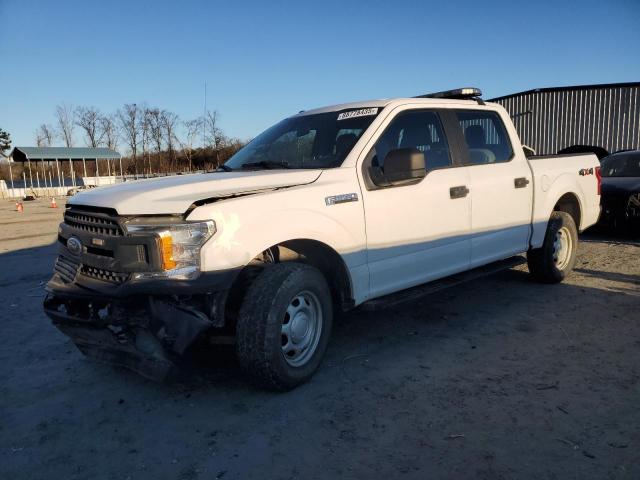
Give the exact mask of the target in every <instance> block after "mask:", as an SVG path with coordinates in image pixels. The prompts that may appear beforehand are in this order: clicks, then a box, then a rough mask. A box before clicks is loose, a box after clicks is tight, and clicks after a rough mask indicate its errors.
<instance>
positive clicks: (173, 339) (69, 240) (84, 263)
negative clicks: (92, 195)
mask: <svg viewBox="0 0 640 480" xmlns="http://www.w3.org/2000/svg"><path fill="white" fill-rule="evenodd" d="M214 228H215V227H214ZM166 232H169V233H166ZM185 232H186V233H185ZM213 233H215V230H211V225H204V226H203V224H201V223H200V224H190V223H188V222H186V221H185V220H184V219H183V218H182V216H171V217H166V216H165V217H154V218H143V219H140V218H128V217H124V216H119V215H118V214H117V213H116V212H115V211H113V210H111V209H104V208H96V207H86V206H76V205H71V206H69V207H67V210H66V211H65V215H64V222H63V223H62V224H60V227H59V231H58V243H59V255H58V258H57V260H56V263H55V268H54V274H53V277H52V278H51V280H50V281H49V282H48V283H47V287H46V290H47V296H46V298H45V300H44V310H45V312H46V314H47V315H48V316H49V318H51V320H52V321H53V323H54V325H55V326H56V327H58V329H60V331H62V332H63V333H64V334H66V335H68V336H69V337H70V338H71V339H72V340H73V342H74V343H75V344H76V346H77V347H78V348H79V349H80V350H81V351H82V352H83V353H84V354H85V355H87V356H88V357H91V358H94V359H97V360H100V361H103V362H107V363H111V364H115V365H119V366H124V367H127V368H129V369H131V370H134V371H136V372H138V373H139V374H141V375H143V376H145V377H148V378H151V379H154V380H163V379H165V378H167V376H169V375H170V374H171V373H172V372H173V371H174V370H175V367H176V361H177V359H179V358H180V356H182V355H183V354H184V353H185V352H186V351H187V350H188V349H189V347H190V346H191V345H193V344H194V343H195V342H196V341H197V340H198V339H200V338H201V337H202V336H203V335H204V334H205V333H206V332H209V331H210V330H212V329H214V328H219V329H220V328H222V327H224V323H225V321H224V305H225V300H226V294H227V291H228V289H229V287H230V285H231V282H232V281H233V278H234V275H235V272H232V271H226V272H216V273H215V274H211V273H209V274H206V273H203V272H200V270H199V249H200V247H201V246H202V244H203V243H204V242H206V240H207V239H208V238H209V237H210V236H211V235H212V234H213Z"/></svg>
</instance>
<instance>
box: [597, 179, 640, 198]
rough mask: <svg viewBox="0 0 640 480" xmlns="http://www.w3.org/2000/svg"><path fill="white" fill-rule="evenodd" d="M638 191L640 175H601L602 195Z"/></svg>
mask: <svg viewBox="0 0 640 480" xmlns="http://www.w3.org/2000/svg"><path fill="white" fill-rule="evenodd" d="M639 192H640V177H602V194H603V195H626V194H631V193H639Z"/></svg>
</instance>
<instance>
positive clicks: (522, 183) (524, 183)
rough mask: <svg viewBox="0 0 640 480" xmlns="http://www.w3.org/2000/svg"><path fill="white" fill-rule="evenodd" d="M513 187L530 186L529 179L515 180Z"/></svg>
mask: <svg viewBox="0 0 640 480" xmlns="http://www.w3.org/2000/svg"><path fill="white" fill-rule="evenodd" d="M513 185H514V186H515V187H516V188H525V187H526V186H527V185H529V179H528V178H527V177H520V178H514V179H513Z"/></svg>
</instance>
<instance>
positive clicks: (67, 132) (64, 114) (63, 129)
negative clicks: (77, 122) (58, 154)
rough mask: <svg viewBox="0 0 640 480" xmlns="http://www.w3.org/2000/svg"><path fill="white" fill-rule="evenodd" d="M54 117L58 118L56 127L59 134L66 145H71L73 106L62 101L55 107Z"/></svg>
mask: <svg viewBox="0 0 640 480" xmlns="http://www.w3.org/2000/svg"><path fill="white" fill-rule="evenodd" d="M56 118H57V120H58V128H59V129H60V136H61V137H62V140H64V144H65V146H67V147H73V130H74V122H73V106H72V105H69V104H66V103H63V104H62V105H58V106H57V107H56Z"/></svg>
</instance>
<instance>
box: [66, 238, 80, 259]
mask: <svg viewBox="0 0 640 480" xmlns="http://www.w3.org/2000/svg"><path fill="white" fill-rule="evenodd" d="M67 249H68V250H69V252H70V253H72V254H73V255H76V256H80V254H81V253H82V242H81V241H80V240H79V239H78V238H76V237H69V239H68V240H67Z"/></svg>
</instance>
